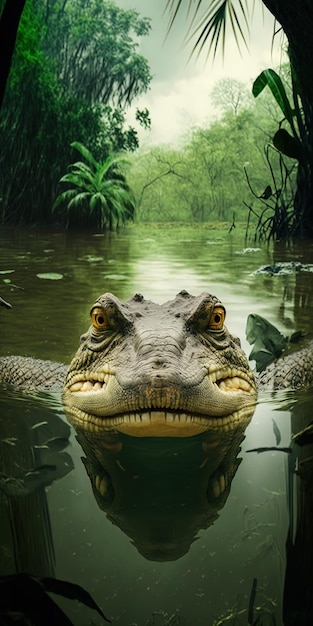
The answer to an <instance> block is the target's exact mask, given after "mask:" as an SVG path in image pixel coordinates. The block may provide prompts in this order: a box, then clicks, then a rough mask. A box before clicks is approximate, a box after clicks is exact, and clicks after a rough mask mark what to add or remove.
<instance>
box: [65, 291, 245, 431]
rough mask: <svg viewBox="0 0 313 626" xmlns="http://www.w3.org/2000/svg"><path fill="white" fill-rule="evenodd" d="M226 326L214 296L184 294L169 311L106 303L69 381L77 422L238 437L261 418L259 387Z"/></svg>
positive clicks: (99, 427)
mask: <svg viewBox="0 0 313 626" xmlns="http://www.w3.org/2000/svg"><path fill="white" fill-rule="evenodd" d="M224 318H225V308H224V306H223V304H222V303H221V302H220V301H219V300H218V298H216V297H215V296H212V295H210V294H208V293H204V294H201V295H200V296H196V297H195V296H192V295H190V294H189V293H187V292H185V291H182V292H181V293H179V294H178V295H177V296H176V298H175V299H174V300H172V301H169V302H167V303H165V304H162V305H159V304H155V303H153V302H150V301H147V300H145V299H144V298H143V296H141V295H138V294H137V295H135V296H134V297H133V298H132V299H131V300H128V301H120V300H119V299H118V298H116V297H115V296H113V295H112V294H110V293H106V294H104V295H102V296H100V297H99V298H98V299H97V301H96V302H95V304H94V305H93V307H92V309H91V320H92V324H91V326H90V328H89V330H88V331H87V332H86V333H85V334H84V335H82V337H81V342H80V346H79V348H78V351H77V353H76V355H75V357H74V358H73V360H72V362H71V364H70V367H69V369H68V372H67V376H66V380H65V385H64V390H63V403H64V407H65V411H66V414H67V416H68V418H69V421H70V422H71V423H72V424H73V425H74V426H75V427H79V428H82V429H84V430H85V431H89V432H90V433H96V432H100V431H103V430H106V431H115V432H116V431H118V432H121V433H124V434H126V435H131V436H135V437H189V436H193V435H198V434H200V433H202V432H205V431H206V430H211V429H212V428H214V429H216V430H218V431H219V432H223V431H225V432H227V431H231V430H233V429H234V428H236V426H237V425H238V422H240V421H241V420H243V419H244V418H246V417H247V415H250V416H251V415H252V414H253V410H254V405H255V402H256V386H255V381H254V377H253V374H252V372H251V370H250V367H249V364H248V360H247V358H246V356H245V354H244V352H243V351H242V349H241V347H240V341H239V339H238V338H236V337H234V336H232V335H231V334H230V333H229V331H228V330H227V328H226V326H225V325H224Z"/></svg>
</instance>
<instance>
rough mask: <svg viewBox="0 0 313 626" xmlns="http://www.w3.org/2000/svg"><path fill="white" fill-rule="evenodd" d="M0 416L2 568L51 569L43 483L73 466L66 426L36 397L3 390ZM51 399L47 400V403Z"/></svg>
mask: <svg viewBox="0 0 313 626" xmlns="http://www.w3.org/2000/svg"><path fill="white" fill-rule="evenodd" d="M5 397H6V398H7V402H6V403H5V402H3V403H2V406H1V415H0V512H1V515H0V520H1V522H0V523H1V540H2V541H1V555H0V563H1V573H2V574H3V573H14V572H15V571H17V572H24V571H25V572H31V573H32V574H34V575H36V576H52V575H53V574H54V549H53V540H52V534H51V525H50V513H49V510H48V506H47V497H46V490H45V489H46V487H47V486H48V485H51V484H52V482H53V481H55V480H58V479H60V478H62V477H63V476H65V475H66V474H68V472H70V471H71V470H72V469H73V462H72V459H71V457H70V455H69V454H68V453H67V452H65V451H64V448H65V447H66V446H67V445H68V438H69V434H70V428H69V426H68V424H66V423H65V422H64V421H63V420H62V419H60V417H59V416H58V414H57V412H58V411H60V404H58V405H57V407H56V411H55V410H53V409H52V407H49V405H48V404H46V402H45V398H44V396H42V397H41V398H40V397H38V398H36V397H34V396H31V395H30V396H26V395H25V396H23V395H22V394H20V393H19V394H15V393H14V392H11V393H10V392H8V391H7V392H6V394H5ZM51 402H52V401H51V399H50V404H51Z"/></svg>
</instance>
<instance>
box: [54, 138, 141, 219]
mask: <svg viewBox="0 0 313 626" xmlns="http://www.w3.org/2000/svg"><path fill="white" fill-rule="evenodd" d="M71 147H72V148H75V149H76V150H77V151H78V152H79V153H80V154H81V155H82V157H83V159H84V161H77V162H76V163H73V164H72V165H70V166H69V167H70V171H69V172H68V173H67V174H65V175H64V176H62V178H61V179H60V183H69V184H70V185H72V188H71V189H67V190H66V191H63V192H62V193H61V194H60V195H59V196H58V197H57V199H56V200H55V202H54V205H53V210H55V209H56V208H57V207H58V206H59V205H61V204H62V205H64V206H65V208H66V210H67V213H68V224H75V225H77V224H80V225H81V226H84V227H86V226H91V227H96V228H99V229H100V230H105V229H106V228H109V229H110V230H113V226H114V224H115V225H116V227H117V228H118V226H119V224H120V222H122V223H123V224H124V223H125V222H126V221H127V220H130V219H133V218H134V213H135V201H134V196H133V194H132V191H131V190H130V187H129V186H128V184H127V181H126V177H125V175H124V174H123V172H122V171H121V169H120V165H122V164H124V163H126V162H127V161H126V159H125V158H124V157H123V156H121V155H109V156H108V157H107V158H106V159H105V161H104V162H103V163H99V162H98V161H96V159H95V158H94V157H93V155H92V154H91V152H90V151H89V150H88V148H86V147H85V146H83V145H82V144H81V143H79V142H78V141H74V142H73V143H71ZM78 211H79V212H78Z"/></svg>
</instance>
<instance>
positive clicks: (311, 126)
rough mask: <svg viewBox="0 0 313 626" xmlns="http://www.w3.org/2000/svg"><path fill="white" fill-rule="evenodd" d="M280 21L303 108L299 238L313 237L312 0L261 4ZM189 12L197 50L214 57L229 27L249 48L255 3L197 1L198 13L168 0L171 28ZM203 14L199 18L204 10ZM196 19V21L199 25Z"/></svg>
mask: <svg viewBox="0 0 313 626" xmlns="http://www.w3.org/2000/svg"><path fill="white" fill-rule="evenodd" d="M262 2H263V4H264V6H265V7H266V8H267V9H268V10H269V11H270V13H271V14H272V15H273V16H274V18H275V19H276V20H277V22H278V23H279V24H280V25H281V26H282V28H283V31H284V33H285V35H286V37H287V40H288V50H289V57H290V63H291V67H292V71H293V74H294V92H295V96H296V98H297V99H298V100H299V101H301V106H302V108H303V116H304V125H305V131H306V138H305V142H304V154H303V162H302V163H300V167H299V172H298V181H297V191H296V194H295V199H294V210H295V213H296V215H297V225H298V226H297V230H296V232H295V234H296V235H297V236H303V235H304V234H307V235H310V236H311V237H313V81H312V80H311V78H310V76H311V71H312V67H313V39H312V30H313V3H312V2H311V1H310V0H298V1H297V2H295V1H294V0H262ZM184 5H185V6H187V5H188V7H187V8H188V9H189V17H190V20H191V28H192V34H193V35H194V36H195V37H196V42H195V48H197V49H198V50H202V49H203V48H205V47H207V46H208V47H209V51H213V54H214V55H215V54H216V51H217V47H218V45H219V44H222V46H223V47H224V46H225V33H226V27H227V26H228V24H229V23H230V27H231V29H232V30H233V33H234V36H235V38H236V41H237V44H238V45H239V42H240V40H241V41H242V42H244V44H246V34H245V33H246V32H247V30H248V27H249V21H248V20H249V8H250V5H251V8H252V5H253V2H252V0H251V1H250V2H249V1H248V0H245V1H242V0H199V2H197V3H196V4H195V9H194V13H192V11H190V6H191V3H190V2H188V3H187V1H186V2H184V0H168V1H167V5H166V6H167V9H168V11H169V13H170V26H171V24H172V23H173V22H174V20H175V18H176V15H177V13H178V11H179V10H180V8H181V7H182V6H184ZM203 8H204V9H205V13H204V14H203V13H202V14H200V9H203ZM197 20H198V22H197Z"/></svg>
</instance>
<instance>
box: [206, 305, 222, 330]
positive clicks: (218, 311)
mask: <svg viewBox="0 0 313 626" xmlns="http://www.w3.org/2000/svg"><path fill="white" fill-rule="evenodd" d="M224 321H225V309H224V307H222V306H216V307H214V309H213V311H212V313H211V317H210V323H209V328H210V329H211V330H222V328H223V325H224Z"/></svg>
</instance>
